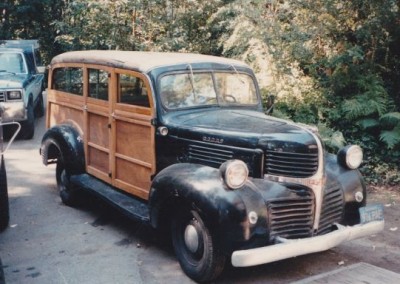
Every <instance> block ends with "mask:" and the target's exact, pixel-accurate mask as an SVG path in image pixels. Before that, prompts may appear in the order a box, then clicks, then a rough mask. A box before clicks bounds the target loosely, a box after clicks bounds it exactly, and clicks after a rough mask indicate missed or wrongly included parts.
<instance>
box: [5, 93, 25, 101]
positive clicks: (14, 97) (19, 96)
mask: <svg viewBox="0 0 400 284" xmlns="http://www.w3.org/2000/svg"><path fill="white" fill-rule="evenodd" d="M20 99H22V93H21V91H8V92H7V100H9V101H13V100H20Z"/></svg>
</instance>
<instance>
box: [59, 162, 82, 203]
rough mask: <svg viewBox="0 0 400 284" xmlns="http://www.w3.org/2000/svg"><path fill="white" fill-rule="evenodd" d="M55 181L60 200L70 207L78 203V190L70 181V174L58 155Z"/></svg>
mask: <svg viewBox="0 0 400 284" xmlns="http://www.w3.org/2000/svg"><path fill="white" fill-rule="evenodd" d="M56 181H57V188H58V191H59V194H60V197H61V201H62V202H63V203H64V204H65V205H68V206H72V207H75V206H77V205H79V204H78V203H79V196H78V192H77V190H76V188H75V187H74V186H73V185H72V184H71V182H70V174H69V171H68V169H67V168H66V167H65V164H64V161H63V159H62V157H59V158H58V160H57V166H56Z"/></svg>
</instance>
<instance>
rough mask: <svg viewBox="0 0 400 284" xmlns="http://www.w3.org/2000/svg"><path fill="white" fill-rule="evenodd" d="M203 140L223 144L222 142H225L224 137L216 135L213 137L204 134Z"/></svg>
mask: <svg viewBox="0 0 400 284" xmlns="http://www.w3.org/2000/svg"><path fill="white" fill-rule="evenodd" d="M203 142H210V143H215V144H222V143H224V139H222V138H216V137H211V136H203Z"/></svg>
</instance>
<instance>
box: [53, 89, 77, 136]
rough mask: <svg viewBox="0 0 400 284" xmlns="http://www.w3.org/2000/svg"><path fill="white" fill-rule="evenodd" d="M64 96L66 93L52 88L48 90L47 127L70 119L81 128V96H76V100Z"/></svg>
mask: <svg viewBox="0 0 400 284" xmlns="http://www.w3.org/2000/svg"><path fill="white" fill-rule="evenodd" d="M66 97H67V95H65V94H62V93H60V92H57V91H54V90H52V91H49V92H48V102H47V108H48V116H47V123H46V124H47V127H51V126H54V125H56V124H60V123H62V122H66V121H69V120H72V121H74V122H75V123H76V124H78V125H79V127H80V128H81V129H83V125H84V114H83V105H84V101H83V98H82V97H76V100H70V99H67V98H66ZM68 97H70V95H68Z"/></svg>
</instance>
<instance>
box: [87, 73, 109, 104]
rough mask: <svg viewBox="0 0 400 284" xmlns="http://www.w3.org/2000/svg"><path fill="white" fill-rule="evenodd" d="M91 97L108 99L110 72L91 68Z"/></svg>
mask: <svg viewBox="0 0 400 284" xmlns="http://www.w3.org/2000/svg"><path fill="white" fill-rule="evenodd" d="M88 73H89V92H88V94H89V97H91V98H95V99H99V100H104V101H107V100H108V72H107V71H104V70H97V69H89V70H88Z"/></svg>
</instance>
